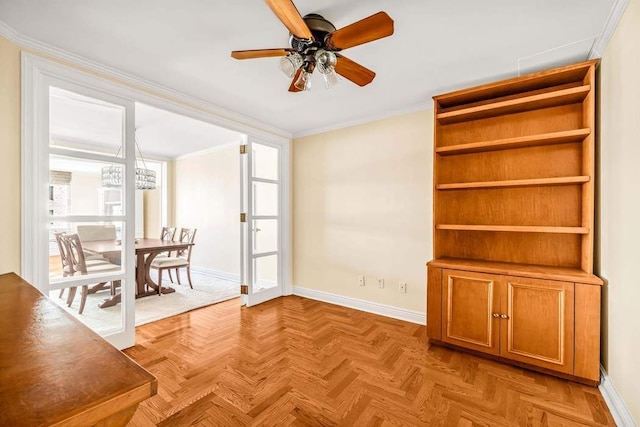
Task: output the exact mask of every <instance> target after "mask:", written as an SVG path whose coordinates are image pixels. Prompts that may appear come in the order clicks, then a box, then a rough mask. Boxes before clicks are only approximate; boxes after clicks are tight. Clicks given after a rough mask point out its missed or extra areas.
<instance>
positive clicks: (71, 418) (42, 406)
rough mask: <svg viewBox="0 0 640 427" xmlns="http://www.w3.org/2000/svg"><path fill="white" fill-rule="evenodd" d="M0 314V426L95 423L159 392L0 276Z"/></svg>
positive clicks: (65, 318)
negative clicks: (0, 314)
mask: <svg viewBox="0 0 640 427" xmlns="http://www.w3.org/2000/svg"><path fill="white" fill-rule="evenodd" d="M0 313H2V316H0V425H11V426H18V425H51V424H56V423H60V422H64V423H71V424H73V425H93V424H95V423H96V422H97V421H99V420H101V419H103V418H106V417H107V416H109V415H110V414H113V413H115V412H118V411H120V410H122V409H124V408H127V407H130V406H131V405H137V403H138V402H140V401H142V400H144V399H146V398H148V397H151V396H153V395H155V394H156V393H157V387H158V386H157V380H156V378H155V377H154V376H153V375H151V374H150V373H149V372H147V371H146V370H145V369H144V368H142V367H141V366H140V365H138V364H137V363H135V362H134V361H132V360H131V359H129V357H127V356H126V355H124V354H123V353H121V352H120V351H118V350H117V349H116V348H115V347H113V346H112V345H111V344H109V343H108V342H107V341H105V340H104V339H103V338H101V337H100V336H98V335H97V334H96V333H94V332H93V331H91V330H90V329H89V328H87V327H86V326H84V325H83V324H82V323H80V322H79V321H78V320H76V319H75V318H73V316H71V315H70V314H68V313H67V312H65V311H64V310H63V309H62V308H61V307H59V306H58V305H56V304H55V303H54V302H53V301H51V300H50V299H49V298H47V297H46V296H44V295H42V294H41V293H40V291H38V290H37V289H36V288H34V287H33V286H31V285H30V284H29V283H27V282H26V281H24V280H22V279H21V278H20V277H19V276H17V275H16V274H14V273H9V274H2V275H0ZM134 409H135V408H134Z"/></svg>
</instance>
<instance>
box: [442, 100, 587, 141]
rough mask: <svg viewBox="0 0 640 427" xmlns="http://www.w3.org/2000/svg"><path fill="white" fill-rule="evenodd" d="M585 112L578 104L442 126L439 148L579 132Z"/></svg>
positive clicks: (580, 104)
mask: <svg viewBox="0 0 640 427" xmlns="http://www.w3.org/2000/svg"><path fill="white" fill-rule="evenodd" d="M582 111H583V110H582V103H575V104H569V105H561V106H559V107H553V108H544V109H540V110H533V111H527V112H524V113H516V114H508V115H503V116H498V117H491V118H488V119H480V120H471V121H467V122H461V123H455V124H449V125H440V126H439V127H438V132H437V135H436V147H446V146H449V145H457V144H466V143H472V142H480V141H490V140H495V139H503V138H512V137H518V136H530V135H538V134H541V133H550V132H559V131H565V130H573V129H580V128H581V127H583V121H582Z"/></svg>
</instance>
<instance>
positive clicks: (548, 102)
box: [436, 85, 591, 124]
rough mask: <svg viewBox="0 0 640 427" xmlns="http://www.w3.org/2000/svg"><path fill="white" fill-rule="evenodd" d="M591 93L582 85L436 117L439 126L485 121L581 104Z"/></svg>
mask: <svg viewBox="0 0 640 427" xmlns="http://www.w3.org/2000/svg"><path fill="white" fill-rule="evenodd" d="M590 91H591V85H583V86H578V87H574V88H570V89H563V90H558V91H554V92H547V93H543V94H540V95H532V96H526V97H523V98H516V99H510V100H508V101H501V102H494V103H491V104H485V105H479V106H477V107H470V108H462V109H459V110H455V111H445V112H442V113H440V114H438V115H436V119H437V120H438V121H439V122H440V124H451V123H457V122H461V121H469V120H477V119H486V118H489V117H494V116H497V115H502V114H514V113H521V112H523V111H530V110H537V109H540V108H549V107H557V106H558V105H566V104H573V103H576V102H581V101H583V100H584V98H585V97H586V96H587V95H588V94H589V92H590Z"/></svg>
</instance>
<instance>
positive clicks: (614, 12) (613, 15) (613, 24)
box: [587, 0, 629, 59]
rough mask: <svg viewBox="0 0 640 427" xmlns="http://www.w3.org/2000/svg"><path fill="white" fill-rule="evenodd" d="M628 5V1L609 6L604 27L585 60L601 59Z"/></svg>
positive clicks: (624, 0)
mask: <svg viewBox="0 0 640 427" xmlns="http://www.w3.org/2000/svg"><path fill="white" fill-rule="evenodd" d="M628 4H629V0H615V1H614V3H613V5H612V6H611V10H610V11H609V16H607V20H606V21H605V23H604V27H602V32H601V33H600V35H599V36H598V38H596V41H595V42H594V43H593V46H592V47H591V51H590V52H589V56H588V57H587V59H596V58H600V57H602V54H603V53H604V51H605V49H606V48H607V45H608V44H609V40H611V37H613V33H614V32H615V30H616V28H617V27H618V24H619V23H620V19H621V18H622V15H623V14H624V11H625V9H626V8H627V5H628Z"/></svg>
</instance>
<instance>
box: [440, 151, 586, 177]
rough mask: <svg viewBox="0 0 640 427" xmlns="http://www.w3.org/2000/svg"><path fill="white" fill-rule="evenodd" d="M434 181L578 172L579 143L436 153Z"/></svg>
mask: <svg viewBox="0 0 640 427" xmlns="http://www.w3.org/2000/svg"><path fill="white" fill-rule="evenodd" d="M436 161H437V162H438V165H437V171H438V172H437V174H438V176H437V177H436V184H450V183H455V182H475V181H501V180H511V179H530V178H556V177H564V176H577V175H582V145H581V143H568V144H559V145H548V146H540V147H527V148H517V149H513V150H502V151H489V152H482V153H469V154H460V155H457V156H436Z"/></svg>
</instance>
